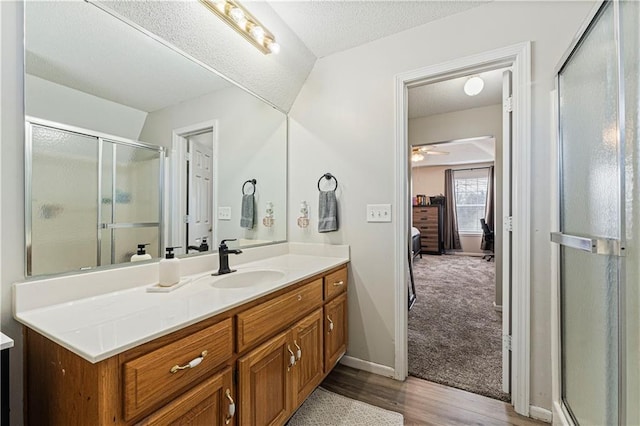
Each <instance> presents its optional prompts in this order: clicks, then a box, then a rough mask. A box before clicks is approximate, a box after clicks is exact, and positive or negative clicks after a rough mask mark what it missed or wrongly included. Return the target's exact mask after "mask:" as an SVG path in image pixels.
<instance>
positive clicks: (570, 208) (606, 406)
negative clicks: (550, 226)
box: [551, 2, 638, 425]
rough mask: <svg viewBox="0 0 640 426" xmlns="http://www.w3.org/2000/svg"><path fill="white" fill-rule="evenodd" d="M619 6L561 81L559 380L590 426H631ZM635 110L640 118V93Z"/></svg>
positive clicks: (581, 46)
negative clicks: (628, 414)
mask: <svg viewBox="0 0 640 426" xmlns="http://www.w3.org/2000/svg"><path fill="white" fill-rule="evenodd" d="M620 7H621V6H620V3H617V2H614V3H609V2H607V3H604V4H603V5H602V7H601V8H600V10H599V11H598V13H597V14H596V15H595V17H594V19H593V20H592V22H591V23H590V25H589V27H588V28H587V30H586V32H585V33H584V35H583V36H582V38H581V39H580V40H579V42H578V44H577V45H576V47H575V48H574V50H573V51H572V52H571V54H570V55H569V56H568V59H567V60H566V61H565V62H564V64H562V66H561V68H560V71H559V72H558V75H557V79H556V82H557V90H558V120H559V121H558V122H559V132H558V136H559V184H560V188H559V197H560V206H559V212H560V222H559V227H560V229H559V232H554V233H552V236H551V239H552V241H553V242H555V243H557V244H559V245H560V249H559V256H560V259H559V286H560V287H559V296H560V302H559V307H560V325H559V331H560V377H559V378H558V379H559V380H560V383H561V386H560V388H561V391H560V394H561V404H562V407H563V410H564V411H565V412H566V414H568V415H569V416H570V417H571V419H572V420H573V422H575V423H576V424H583V425H590V424H596V425H600V424H602V425H604V424H607V425H614V424H626V420H625V416H626V413H625V394H626V392H627V389H626V387H625V386H626V385H625V381H626V371H625V370H626V366H625V353H624V347H625V346H624V343H625V339H626V337H625V334H624V330H625V321H626V318H625V313H624V309H623V307H624V305H623V303H624V301H625V300H624V297H625V296H624V295H625V291H624V288H625V264H626V258H625V256H624V254H625V252H627V255H629V254H630V253H629V252H628V250H626V248H627V247H625V246H626V241H625V240H626V223H625V215H626V214H628V213H632V212H633V207H634V206H633V204H634V203H633V200H632V197H633V195H632V193H628V194H627V193H626V192H625V164H624V155H625V141H624V135H625V134H624V124H625V123H624V121H625V120H624V115H623V114H624V103H623V101H624V96H621V94H623V93H624V86H625V84H624V81H620V79H619V76H620V75H621V74H623V73H622V68H621V58H620V57H619V55H618V53H619V52H618V43H617V40H618V38H619V33H618V31H619V30H620V25H619V22H617V21H618V19H619V17H620V13H619V8H620ZM635 19H636V26H637V16H636V18H635ZM636 49H637V45H636ZM635 55H636V56H635V58H636V59H635V61H636V62H637V52H636V53H635ZM635 79H637V69H636V74H635ZM636 95H637V94H636ZM632 108H633V110H634V111H635V112H634V113H632V114H634V115H637V113H638V109H637V108H638V106H637V97H636V103H635V106H632ZM629 112H630V111H629V110H628V111H627V113H629ZM636 164H637V161H635V162H627V166H626V167H627V170H626V173H630V176H634V175H635V174H636V171H637V170H636V169H637V165H636ZM635 285H637V283H635ZM635 332H637V325H636V330H635ZM634 405H637V404H634Z"/></svg>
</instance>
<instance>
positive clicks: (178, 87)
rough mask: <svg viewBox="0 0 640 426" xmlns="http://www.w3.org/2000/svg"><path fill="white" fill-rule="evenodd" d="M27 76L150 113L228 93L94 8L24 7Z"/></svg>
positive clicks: (216, 80) (219, 82)
mask: <svg viewBox="0 0 640 426" xmlns="http://www.w3.org/2000/svg"><path fill="white" fill-rule="evenodd" d="M25 10H26V12H25V13H26V46H27V52H26V69H27V73H29V74H32V75H36V76H38V77H41V78H43V79H45V80H49V81H53V82H54V83H58V84H61V85H63V86H68V87H71V88H74V89H76V90H80V91H82V92H85V93H89V94H92V95H94V96H98V97H101V98H104V99H108V100H110V101H113V102H117V103H119V104H122V105H127V106H130V107H132V108H136V109H138V110H142V111H146V112H151V111H156V110H159V109H162V108H165V107H167V106H170V105H174V104H178V103H180V102H183V101H186V100H189V99H192V98H196V97H199V96H202V95H204V94H206V93H210V92H213V91H216V90H219V89H221V88H224V87H229V86H231V84H230V83H229V82H228V81H226V80H224V79H223V78H221V77H219V76H218V75H216V74H215V73H212V72H211V71H209V70H206V69H205V68H203V67H201V66H199V65H197V64H196V63H194V62H193V61H191V60H189V59H186V58H185V57H183V56H182V55H179V54H178V53H176V52H174V51H172V50H171V49H168V48H167V47H165V46H163V45H161V44H160V43H159V42H157V41H155V40H152V39H150V38H149V37H147V36H146V35H144V34H142V33H141V32H139V31H137V30H135V29H134V28H132V27H130V26H129V25H127V24H125V23H123V22H121V21H119V20H117V19H114V18H113V17H112V16H110V15H109V14H107V13H105V12H104V11H102V10H100V9H99V8H97V7H95V6H93V5H90V4H88V3H84V2H27V3H26V7H25Z"/></svg>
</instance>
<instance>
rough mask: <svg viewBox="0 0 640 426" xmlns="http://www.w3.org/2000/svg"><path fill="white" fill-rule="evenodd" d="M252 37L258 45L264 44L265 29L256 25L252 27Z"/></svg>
mask: <svg viewBox="0 0 640 426" xmlns="http://www.w3.org/2000/svg"><path fill="white" fill-rule="evenodd" d="M249 32H250V33H251V37H253V38H254V39H255V40H256V41H257V42H258V43H260V44H262V43H263V42H264V29H263V28H262V27H260V26H258V25H254V26H252V27H251V31H249Z"/></svg>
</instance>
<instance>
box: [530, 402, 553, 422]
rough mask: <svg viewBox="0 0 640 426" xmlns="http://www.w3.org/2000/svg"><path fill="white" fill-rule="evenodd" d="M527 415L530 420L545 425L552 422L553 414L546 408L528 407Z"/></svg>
mask: <svg viewBox="0 0 640 426" xmlns="http://www.w3.org/2000/svg"><path fill="white" fill-rule="evenodd" d="M529 415H530V416H531V418H532V419H536V420H542V421H543V422H546V423H551V421H552V420H553V414H552V413H551V411H549V410H547V409H546V408H542V407H536V406H535V405H532V406H530V407H529Z"/></svg>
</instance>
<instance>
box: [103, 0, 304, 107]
mask: <svg viewBox="0 0 640 426" xmlns="http://www.w3.org/2000/svg"><path fill="white" fill-rule="evenodd" d="M98 1H99V3H100V4H101V5H104V6H105V7H107V8H109V9H110V10H112V11H113V12H115V13H117V14H119V15H120V16H122V17H124V18H126V19H129V20H131V21H132V22H134V23H136V24H137V25H140V26H141V27H143V28H145V29H147V30H148V31H150V32H152V33H154V34H156V35H158V36H160V37H161V38H163V39H164V40H166V41H168V42H169V43H171V44H173V45H174V46H176V47H177V48H178V49H181V50H183V51H184V52H186V53H188V54H189V55H191V56H193V57H194V58H196V59H198V60H199V61H202V62H204V63H206V64H207V65H209V66H211V67H212V68H214V69H216V70H217V71H218V72H220V73H221V74H223V75H225V76H227V77H228V78H230V79H231V80H233V81H235V82H237V83H238V84H240V85H241V86H243V87H246V88H247V89H249V90H250V91H252V92H254V93H255V94H257V95H259V96H261V97H263V98H265V99H267V100H268V101H270V102H271V103H272V104H274V105H276V106H277V107H279V108H280V109H282V110H284V111H288V110H289V109H290V108H291V105H292V104H293V101H294V100H295V98H296V96H297V95H298V92H299V91H300V88H301V87H302V85H303V84H304V82H305V80H306V79H307V76H308V75H309V72H311V68H313V64H314V63H315V61H316V57H315V56H314V55H313V53H311V51H309V49H308V48H307V47H306V46H305V45H304V43H303V42H302V41H301V40H300V39H299V38H298V36H297V35H296V34H295V33H294V32H293V31H292V30H291V29H290V28H289V27H288V26H287V25H286V24H285V22H284V21H283V20H282V19H281V18H280V17H279V16H278V14H276V13H275V12H274V11H273V9H272V8H271V7H270V6H269V4H267V3H265V2H262V1H260V2H247V3H244V5H245V6H246V7H247V9H248V10H249V11H250V12H251V13H252V14H253V15H255V16H256V17H257V18H258V19H259V20H260V22H262V24H263V25H265V26H266V27H267V28H269V30H270V31H271V32H273V33H274V34H275V36H276V39H277V41H278V43H279V44H280V45H281V46H282V50H281V52H280V53H279V54H278V55H264V54H263V53H262V52H260V51H259V50H258V49H256V48H255V47H253V46H252V45H251V44H249V43H247V41H246V40H245V39H244V38H242V37H241V36H240V35H239V34H238V33H237V32H236V31H234V30H233V29H232V28H230V27H229V26H228V25H227V24H226V23H224V22H223V21H222V20H221V19H220V18H218V17H217V16H216V15H214V14H213V13H212V12H211V11H209V10H208V9H207V8H206V7H204V6H203V5H202V4H201V3H200V2H198V1H194V0H190V1H157V0H139V1H102V0H98Z"/></svg>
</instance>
